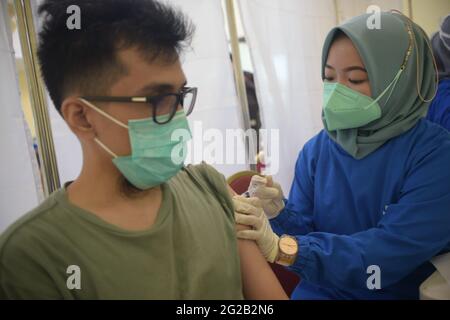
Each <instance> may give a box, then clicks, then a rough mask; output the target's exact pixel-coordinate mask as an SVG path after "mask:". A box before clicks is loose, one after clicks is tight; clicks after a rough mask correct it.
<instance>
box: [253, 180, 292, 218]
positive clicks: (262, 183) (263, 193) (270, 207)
mask: <svg viewBox="0 0 450 320" xmlns="http://www.w3.org/2000/svg"><path fill="white" fill-rule="evenodd" d="M247 192H248V194H249V195H250V197H256V198H259V199H260V200H261V205H262V208H263V209H264V212H265V213H266V215H267V217H268V218H269V219H273V218H275V217H276V216H278V215H279V214H280V212H281V210H283V208H284V201H283V199H284V195H283V190H281V186H280V185H279V184H278V183H276V182H273V181H272V176H266V177H261V176H258V175H254V176H253V177H252V180H251V181H250V186H249V187H248V191H247Z"/></svg>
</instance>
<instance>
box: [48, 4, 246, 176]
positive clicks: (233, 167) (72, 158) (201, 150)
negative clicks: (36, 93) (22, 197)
mask: <svg viewBox="0 0 450 320" xmlns="http://www.w3.org/2000/svg"><path fill="white" fill-rule="evenodd" d="M165 2H167V3H169V4H171V5H174V6H176V7H179V8H180V9H181V10H182V11H183V12H185V13H186V14H187V16H188V17H190V18H191V19H192V21H193V23H194V24H195V25H196V33H195V37H194V41H193V43H192V48H193V49H192V50H191V51H188V52H187V53H186V54H185V55H184V56H183V58H182V62H183V68H184V71H185V74H186V77H187V79H188V81H189V84H188V85H189V86H195V87H198V88H199V93H198V97H197V104H196V106H195V109H194V112H193V113H192V114H191V116H190V117H189V122H190V125H191V129H192V131H193V139H192V142H194V144H192V149H191V150H192V152H191V153H190V155H189V156H188V161H187V162H188V163H190V162H193V163H199V162H201V161H202V160H205V161H207V162H209V163H211V164H212V165H213V166H214V167H215V168H216V169H217V170H219V171H220V172H222V173H223V174H224V175H225V176H228V175H230V174H232V173H235V172H237V171H240V170H246V169H247V168H248V165H246V164H245V163H244V162H242V163H236V161H235V162H234V163H231V164H226V163H225V162H226V159H225V155H226V146H227V143H226V141H223V144H222V148H221V150H222V151H223V152H217V154H216V155H217V156H218V157H210V156H208V155H209V154H210V153H209V152H208V146H212V145H211V142H214V141H215V142H217V143H219V145H220V144H221V143H220V142H221V138H222V137H223V138H225V136H226V130H227V129H240V128H243V123H242V119H241V113H240V107H239V104H238V100H237V96H236V90H235V86H234V79H233V70H232V65H231V61H230V57H229V51H228V43H227V40H226V34H225V24H224V16H223V12H222V7H221V1H220V0H165ZM49 106H50V116H51V121H52V130H53V136H54V140H55V148H56V154H57V160H58V168H59V173H60V177H61V182H66V181H69V180H73V179H75V178H76V177H77V175H78V173H79V172H80V169H81V162H82V158H81V148H80V145H79V142H78V140H77V139H76V137H75V136H74V135H73V134H72V133H71V132H70V131H69V129H68V127H67V125H66V124H65V123H64V121H63V120H62V119H61V117H60V116H59V114H58V113H57V112H56V111H55V109H54V107H53V105H52V103H51V101H50V100H49ZM211 129H212V130H211ZM236 145H237V146H236V148H235V149H234V152H235V153H236V154H239V155H242V154H244V153H245V150H244V148H243V144H242V141H238V142H237V143H236ZM216 151H218V150H217V149H216ZM220 154H222V155H223V157H224V159H223V160H224V161H221V159H220V158H221V157H220ZM211 158H214V159H213V160H217V161H216V162H215V163H212V161H211ZM217 158H219V159H217ZM236 160H239V159H236Z"/></svg>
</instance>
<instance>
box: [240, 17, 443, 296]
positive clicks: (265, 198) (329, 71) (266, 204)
mask: <svg viewBox="0 0 450 320" xmlns="http://www.w3.org/2000/svg"><path fill="white" fill-rule="evenodd" d="M368 17H369V15H362V16H358V17H355V18H353V19H351V20H349V21H348V22H346V23H344V24H342V25H340V26H338V27H335V28H334V29H332V30H331V31H330V33H329V34H328V36H327V38H326V40H325V44H324V47H323V58H322V78H323V80H324V96H323V98H324V99H323V124H324V130H322V131H321V132H320V133H319V134H318V135H316V136H315V137H313V138H312V139H311V140H310V141H309V142H307V143H306V144H305V146H304V147H303V150H302V151H301V152H300V154H299V157H298V160H297V163H296V167H295V177H294V180H293V183H292V187H291V191H290V194H289V199H287V200H285V199H284V198H283V193H282V192H281V188H280V186H279V184H277V183H274V182H272V181H271V179H266V178H261V177H258V176H256V177H254V178H253V179H252V182H251V185H250V189H249V193H250V196H251V197H250V198H249V199H248V198H244V197H243V196H238V197H235V198H234V202H235V207H236V208H237V209H236V210H237V214H236V215H237V221H238V222H239V223H243V224H246V225H249V226H253V230H249V231H241V232H239V234H238V237H240V238H244V239H254V240H256V242H257V244H258V245H259V248H260V249H261V251H262V253H263V254H264V256H265V257H266V259H267V260H268V261H271V262H276V263H279V264H282V265H285V266H289V269H290V270H292V271H294V272H296V273H297V274H298V275H299V276H300V278H301V281H300V283H299V285H298V286H297V288H296V289H295V290H294V292H293V294H292V296H291V298H292V299H416V298H418V288H419V285H420V284H421V282H423V281H424V280H425V279H426V278H427V277H428V276H429V275H430V274H431V273H432V272H433V271H434V268H433V267H432V265H431V264H430V263H429V262H428V261H429V260H430V259H431V258H432V257H434V256H436V255H438V254H440V253H444V252H446V251H449V250H450V134H449V133H448V132H447V131H446V130H445V129H443V128H441V127H440V126H438V125H435V124H433V123H431V122H429V121H428V120H426V119H424V116H425V114H426V112H427V107H428V102H427V101H429V100H430V99H431V98H433V95H434V94H435V90H436V82H437V80H436V73H435V67H434V64H433V57H432V54H431V49H430V48H429V44H428V43H427V38H426V36H425V34H424V33H423V30H422V29H421V28H420V27H419V26H418V25H416V24H414V23H413V22H412V21H410V20H409V19H407V18H406V17H404V16H403V15H400V14H399V13H394V12H391V13H388V12H383V13H381V28H380V29H368V28H367V25H366V21H367V19H368ZM287 121H288V120H287ZM258 198H259V199H258ZM263 212H265V214H264V213H263ZM268 218H269V219H270V224H269V222H268V221H269V220H268ZM272 230H273V231H272Z"/></svg>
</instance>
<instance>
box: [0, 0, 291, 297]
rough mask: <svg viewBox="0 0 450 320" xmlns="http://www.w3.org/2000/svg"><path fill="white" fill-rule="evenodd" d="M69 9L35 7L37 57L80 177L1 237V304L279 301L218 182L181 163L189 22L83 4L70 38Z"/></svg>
mask: <svg viewBox="0 0 450 320" xmlns="http://www.w3.org/2000/svg"><path fill="white" fill-rule="evenodd" d="M72 2H73V1H72V0H70V1H67V0H47V1H45V2H44V3H43V4H42V5H41V7H40V9H39V13H40V14H41V15H43V16H44V18H45V20H44V25H43V29H42V32H41V33H40V43H39V50H38V56H39V60H40V65H41V70H42V75H43V77H44V80H45V83H46V86H47V88H48V91H49V93H50V96H51V98H52V100H53V102H54V105H55V106H56V108H57V109H58V111H59V112H60V114H61V115H62V117H63V118H64V120H65V121H66V123H67V124H68V126H69V127H70V129H71V130H72V132H73V133H74V134H75V135H76V136H77V138H78V139H79V140H80V143H81V146H82V151H83V166H82V170H81V173H80V175H79V176H78V178H77V179H76V180H75V181H73V182H70V183H67V184H65V186H64V187H63V188H62V189H60V190H59V191H57V192H55V193H53V194H52V195H51V196H50V197H49V198H48V199H47V200H46V201H44V202H43V203H42V204H41V205H40V206H38V207H37V208H35V209H34V210H32V211H31V212H30V213H28V214H26V215H25V216H24V217H22V218H21V219H19V220H18V221H17V222H16V223H14V224H13V225H12V226H11V227H10V228H9V229H8V230H7V231H6V232H5V233H3V235H2V236H1V238H0V298H4V299H5V298H6V299H241V298H244V297H245V298H249V299H283V298H287V297H286V295H285V293H284V291H283V289H282V288H281V286H280V284H279V283H278V281H277V279H276V277H275V276H274V274H273V273H272V270H271V269H270V267H269V265H268V264H267V263H266V262H265V259H264V257H263V256H262V255H261V253H260V252H259V249H258V247H257V246H256V243H254V242H253V241H248V240H237V239H236V229H235V221H234V209H233V202H232V200H231V197H230V193H229V190H228V189H227V185H226V182H225V179H224V177H223V176H222V175H221V174H219V173H218V172H217V171H215V170H214V169H213V168H212V167H211V166H208V165H207V164H201V165H196V166H193V165H191V166H186V167H184V166H183V164H182V163H183V160H184V157H185V154H186V140H187V139H188V138H189V137H190V132H189V126H188V123H187V120H186V116H187V115H189V113H190V112H191V111H192V108H193V107H194V103H195V95H196V88H189V87H187V83H186V78H185V75H184V73H183V70H182V68H181V65H180V61H179V55H180V53H181V51H182V49H183V48H184V46H185V45H186V44H188V43H189V39H190V37H191V35H192V30H193V28H192V25H191V24H190V22H189V21H188V19H187V18H186V17H185V16H184V15H183V14H182V13H180V12H178V11H176V10H174V9H172V8H170V7H169V6H167V5H164V4H162V3H159V2H156V1H153V0H102V1H98V0H79V1H77V2H76V4H77V5H78V6H79V7H80V9H81V14H82V25H81V29H80V30H77V29H75V30H69V29H67V27H66V19H67V13H66V10H67V7H68V6H70V5H71V4H72ZM175 130H181V131H182V132H184V134H183V135H182V136H181V137H182V138H181V139H180V140H179V141H172V137H171V136H172V133H173V132H174V131H175ZM174 150H176V152H174Z"/></svg>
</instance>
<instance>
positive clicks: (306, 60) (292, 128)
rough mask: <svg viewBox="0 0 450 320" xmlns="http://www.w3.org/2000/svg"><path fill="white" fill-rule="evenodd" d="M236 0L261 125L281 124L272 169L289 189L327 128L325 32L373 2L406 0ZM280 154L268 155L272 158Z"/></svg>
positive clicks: (392, 5)
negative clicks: (302, 159)
mask: <svg viewBox="0 0 450 320" xmlns="http://www.w3.org/2000/svg"><path fill="white" fill-rule="evenodd" d="M237 1H238V3H239V5H240V6H239V7H240V10H241V16H242V20H243V24H244V29H245V33H246V38H247V41H248V43H249V46H250V50H251V55H252V59H253V64H254V68H255V79H256V85H257V94H258V100H259V103H260V108H261V114H262V123H263V127H264V128H266V129H279V133H280V148H279V150H280V152H279V153H280V154H279V160H280V161H279V165H278V164H277V165H276V166H274V169H273V170H275V173H276V174H275V179H276V180H278V181H279V182H280V183H281V185H282V187H283V190H285V193H287V191H288V190H289V188H290V186H291V183H292V179H293V174H294V167H295V161H296V159H297V156H298V153H299V151H300V150H301V148H302V147H303V145H304V143H305V142H306V141H308V140H309V139H310V138H312V137H313V136H314V135H315V134H316V133H318V132H319V131H320V130H321V129H322V128H323V125H322V121H321V105H322V80H321V77H320V68H321V55H322V45H323V41H324V40H325V36H326V35H327V33H328V31H329V30H330V29H331V28H332V27H334V26H335V25H336V24H337V23H340V22H343V21H345V20H347V19H349V18H351V17H353V16H356V15H360V14H363V13H366V10H367V8H368V7H369V6H370V5H377V6H379V7H380V9H381V10H389V9H398V10H402V1H401V0H378V1H370V0H336V1H333V0H316V1H309V0H278V1H273V0H237ZM336 20H339V21H336ZM268 151H269V153H270V150H268ZM276 156H277V155H276V154H269V155H268V158H271V160H270V161H273V159H274V158H275V157H276ZM278 167H279V169H278V170H277V168H278ZM269 169H270V163H269ZM268 171H269V173H270V170H268Z"/></svg>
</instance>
